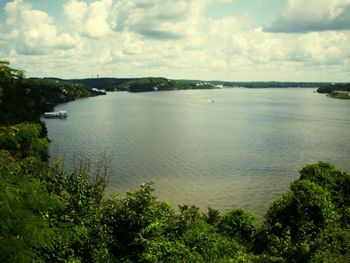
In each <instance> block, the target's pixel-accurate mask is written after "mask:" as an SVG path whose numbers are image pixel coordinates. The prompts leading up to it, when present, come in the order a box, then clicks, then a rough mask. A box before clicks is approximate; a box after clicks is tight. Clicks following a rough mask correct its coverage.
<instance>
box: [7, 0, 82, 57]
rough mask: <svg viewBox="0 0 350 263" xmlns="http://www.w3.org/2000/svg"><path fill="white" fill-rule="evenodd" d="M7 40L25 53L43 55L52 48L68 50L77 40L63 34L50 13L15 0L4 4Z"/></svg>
mask: <svg viewBox="0 0 350 263" xmlns="http://www.w3.org/2000/svg"><path fill="white" fill-rule="evenodd" d="M5 17H6V20H5V25H4V27H3V30H4V31H5V32H6V36H5V37H6V39H7V40H8V41H9V44H10V45H11V48H13V47H15V49H16V50H17V51H18V52H20V53H23V54H28V55H30V54H43V53H46V52H48V50H49V49H69V48H72V47H74V45H76V43H77V41H78V39H77V37H74V36H72V35H69V34H67V33H62V32H60V31H59V30H58V28H57V27H56V26H55V25H54V21H53V19H52V17H50V16H49V15H48V14H47V13H45V12H43V11H40V10H35V9H33V8H32V7H31V6H30V5H29V4H27V3H25V2H24V1H23V0H14V1H13V2H10V3H7V4H6V6H5Z"/></svg>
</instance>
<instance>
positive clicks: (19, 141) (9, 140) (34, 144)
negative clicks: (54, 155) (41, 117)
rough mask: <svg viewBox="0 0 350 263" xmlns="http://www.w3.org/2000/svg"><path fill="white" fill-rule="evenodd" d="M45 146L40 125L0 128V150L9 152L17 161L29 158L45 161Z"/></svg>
mask: <svg viewBox="0 0 350 263" xmlns="http://www.w3.org/2000/svg"><path fill="white" fill-rule="evenodd" d="M47 146H48V142H47V139H46V137H45V136H44V134H43V127H42V126H41V125H40V124H31V123H20V124H17V125H11V126H0V148H1V149H3V150H7V151H9V152H10V153H11V155H12V156H13V157H15V158H17V159H21V158H25V157H29V156H34V157H38V158H41V159H46V158H47V155H46V154H47Z"/></svg>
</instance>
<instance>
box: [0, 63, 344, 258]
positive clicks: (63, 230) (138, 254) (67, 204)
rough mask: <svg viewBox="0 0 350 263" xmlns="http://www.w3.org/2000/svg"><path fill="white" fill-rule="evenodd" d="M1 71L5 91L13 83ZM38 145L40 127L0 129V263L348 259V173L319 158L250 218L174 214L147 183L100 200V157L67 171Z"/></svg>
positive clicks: (186, 209)
mask: <svg viewBox="0 0 350 263" xmlns="http://www.w3.org/2000/svg"><path fill="white" fill-rule="evenodd" d="M5 66H6V67H8V64H6V65H5ZM7 72H8V73H6V74H7V75H6V74H5V75H6V76H5V77H8V76H9V75H8V74H10V77H9V78H8V80H7V82H5V81H4V80H2V86H1V87H2V90H3V91H5V92H8V89H9V87H10V86H6V85H14V86H15V85H18V82H19V81H22V80H21V76H20V75H21V74H20V75H17V73H20V72H17V73H16V71H11V70H9V71H7ZM11 74H14V75H11ZM17 76H18V77H17ZM11 78H12V79H11ZM4 83H5V84H6V85H4ZM5 92H4V93H5ZM2 98H3V97H2ZM9 113H11V112H9ZM9 116H11V115H9ZM15 116H20V115H15ZM46 147H47V141H46V139H45V134H44V133H43V130H42V127H41V125H39V124H35V123H20V124H15V125H6V126H2V127H1V129H0V149H1V150H0V262H242V263H244V262H257V263H258V262H260V263H265V262H266V263H267V262H281V263H282V262H283V263H287V262H315V263H316V262H350V175H349V174H347V173H345V172H342V171H340V170H337V169H336V168H335V167H334V166H333V165H330V164H328V163H324V162H319V163H317V164H312V165H307V166H305V167H304V168H303V169H302V170H301V171H300V178H299V179H298V180H297V181H296V182H294V183H292V184H291V186H290V191H289V192H288V193H286V194H285V195H283V196H282V197H281V198H279V199H277V200H276V201H274V202H273V203H272V204H271V206H270V208H269V210H268V212H267V214H266V216H265V218H264V220H263V222H259V221H258V220H257V219H256V218H255V217H254V215H252V214H251V213H249V212H247V211H244V210H242V209H239V208H233V209H232V210H231V211H228V212H226V213H223V214H222V215H221V214H220V213H219V211H217V210H215V209H212V208H209V209H208V213H207V214H202V213H200V212H199V209H198V208H197V207H195V206H188V205H184V206H180V207H179V209H178V211H176V210H175V209H174V208H172V207H171V206H170V205H168V204H167V203H165V202H161V201H158V200H157V199H156V197H155V196H154V195H153V188H152V184H144V185H141V187H140V188H139V189H137V190H134V191H130V192H128V193H127V194H126V195H125V196H119V195H117V194H115V195H113V196H112V197H107V196H105V195H104V189H105V187H106V184H107V174H106V170H105V169H104V168H105V166H104V165H103V163H101V164H99V165H97V168H96V169H95V170H90V171H89V170H88V169H87V167H89V165H86V164H85V163H81V165H80V166H79V167H77V168H76V169H74V170H73V171H70V172H67V171H64V170H63V169H62V163H61V162H60V161H56V162H55V164H54V165H52V166H51V165H49V164H48V162H46V161H45V154H43V152H45V149H46Z"/></svg>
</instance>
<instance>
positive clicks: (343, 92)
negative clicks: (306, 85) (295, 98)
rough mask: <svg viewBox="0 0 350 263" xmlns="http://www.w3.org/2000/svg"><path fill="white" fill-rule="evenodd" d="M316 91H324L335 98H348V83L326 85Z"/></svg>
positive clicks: (349, 84) (349, 88)
mask: <svg viewBox="0 0 350 263" xmlns="http://www.w3.org/2000/svg"><path fill="white" fill-rule="evenodd" d="M317 92H318V93H326V94H328V96H330V97H332V98H336V99H350V83H347V84H345V83H339V84H333V85H328V86H325V87H321V88H318V89H317Z"/></svg>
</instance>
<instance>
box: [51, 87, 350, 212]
mask: <svg viewBox="0 0 350 263" xmlns="http://www.w3.org/2000/svg"><path fill="white" fill-rule="evenodd" d="M314 91H315V90H314V89H296V88H290V89H244V88H242V89H241V88H232V89H218V90H188V91H166V92H148V93H126V92H115V93H108V94H107V95H106V96H98V97H92V98H87V99H80V100H77V101H74V102H70V103H66V104H61V105H59V106H57V107H56V108H55V110H67V111H68V115H69V116H68V118H67V119H63V120H60V119H47V120H45V123H46V125H47V128H48V136H49V139H50V140H51V143H50V147H49V150H50V154H51V156H52V158H61V159H63V160H64V162H65V165H66V167H68V168H69V167H71V166H72V163H76V160H80V159H89V160H90V161H91V163H94V162H96V161H97V160H99V159H100V158H101V156H105V158H107V159H109V160H110V164H109V173H110V175H111V177H110V180H109V185H108V189H107V190H108V191H109V192H111V191H116V192H119V193H125V191H127V190H130V189H133V188H137V187H138V186H139V185H140V184H141V183H143V182H150V181H152V182H154V187H155V189H156V191H155V194H156V195H157V196H158V198H159V199H160V200H165V201H167V202H169V203H171V204H172V205H174V207H175V206H177V205H179V204H190V205H191V204H195V205H196V206H198V207H200V208H201V209H202V211H206V208H207V207H208V206H210V207H212V208H216V209H219V210H221V211H227V210H229V209H231V208H234V207H242V208H245V209H247V210H249V211H251V212H253V213H255V214H256V215H257V216H258V217H259V218H261V217H262V215H263V214H264V213H265V212H266V210H267V208H268V205H269V203H270V202H271V201H272V200H274V199H276V198H277V197H279V196H281V195H282V194H284V193H285V192H286V191H288V188H289V185H290V183H291V182H292V181H294V180H295V179H297V178H298V171H299V170H300V169H301V168H302V167H303V166H304V165H305V164H308V163H314V162H317V161H319V160H323V161H328V162H331V163H333V164H335V165H336V166H337V167H338V168H340V169H343V170H345V171H347V172H349V171H350V101H349V100H337V99H331V98H328V97H326V96H325V95H322V94H317V93H315V92H314ZM73 160H75V161H73Z"/></svg>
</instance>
